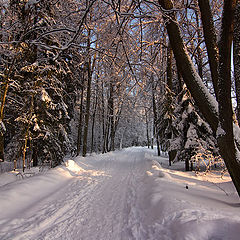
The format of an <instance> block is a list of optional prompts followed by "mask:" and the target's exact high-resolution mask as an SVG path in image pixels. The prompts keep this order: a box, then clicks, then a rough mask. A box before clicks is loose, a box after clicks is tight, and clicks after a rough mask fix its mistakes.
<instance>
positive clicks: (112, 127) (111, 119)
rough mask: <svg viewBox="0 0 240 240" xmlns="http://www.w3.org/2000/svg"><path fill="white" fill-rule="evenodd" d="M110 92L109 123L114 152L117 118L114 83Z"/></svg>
mask: <svg viewBox="0 0 240 240" xmlns="http://www.w3.org/2000/svg"><path fill="white" fill-rule="evenodd" d="M109 91H110V92H109V100H108V109H109V123H110V151H114V148H115V146H114V139H115V116H114V99H113V91H114V86H113V82H112V81H110V85H109Z"/></svg>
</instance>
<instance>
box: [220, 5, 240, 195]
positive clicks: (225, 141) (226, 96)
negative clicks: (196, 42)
mask: <svg viewBox="0 0 240 240" xmlns="http://www.w3.org/2000/svg"><path fill="white" fill-rule="evenodd" d="M235 4H236V1H232V0H226V1H224V8H223V17H222V32H221V38H220V42H219V56H220V58H219V61H220V62H219V101H218V102H219V116H221V117H220V118H219V122H220V127H221V129H222V130H223V131H221V132H222V133H221V134H219V135H218V145H219V148H220V153H221V155H222V157H223V159H224V161H225V164H226V166H227V169H228V171H229V174H230V176H231V178H232V181H233V183H234V185H235V187H236V189H237V192H238V194H239V196H240V174H239V173H240V164H239V161H238V159H237V155H236V151H237V149H236V148H235V143H234V136H233V110H232V103H231V46H232V38H233V17H234V9H235Z"/></svg>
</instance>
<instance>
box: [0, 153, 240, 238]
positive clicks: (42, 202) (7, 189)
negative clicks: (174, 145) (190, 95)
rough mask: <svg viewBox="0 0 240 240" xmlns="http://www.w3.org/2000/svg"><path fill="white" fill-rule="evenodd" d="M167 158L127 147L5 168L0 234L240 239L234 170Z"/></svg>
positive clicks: (0, 195)
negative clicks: (33, 170) (42, 166)
mask: <svg viewBox="0 0 240 240" xmlns="http://www.w3.org/2000/svg"><path fill="white" fill-rule="evenodd" d="M167 161H168V159H167V158H159V157H157V156H155V151H153V150H149V149H147V148H129V149H125V150H122V151H116V152H110V153H107V154H104V155H102V154H101V155H93V156H88V157H86V158H82V157H78V158H76V159H74V160H71V159H69V160H68V161H66V163H65V165H62V166H59V167H57V168H55V169H51V170H49V171H47V172H44V173H39V174H36V175H34V176H32V177H28V178H24V179H21V178H19V175H18V176H17V175H16V174H13V173H4V174H1V175H0V182H1V186H0V239H1V240H6V239H11V240H12V239H24V240H26V239H31V240H32V239H34V240H35V239H37V240H42V239H64V240H66V239H67V240H71V239H73V240H78V239H79V240H80V239H82V240H158V239H159V240H184V239H186V240H198V239H199V240H204V239H206V240H207V239H208V240H220V239H224V240H225V239H228V240H234V239H236V240H237V239H240V228H239V224H240V212H239V207H240V204H239V199H238V197H237V194H236V191H235V189H234V187H233V185H232V182H231V181H230V178H229V177H228V176H224V177H223V179H222V178H220V176H219V175H216V174H213V173H212V174H208V175H206V176H205V175H198V176H196V175H195V173H193V172H189V173H186V172H183V171H181V168H182V164H176V165H174V166H173V167H172V168H171V169H170V168H169V167H167ZM186 186H187V188H186Z"/></svg>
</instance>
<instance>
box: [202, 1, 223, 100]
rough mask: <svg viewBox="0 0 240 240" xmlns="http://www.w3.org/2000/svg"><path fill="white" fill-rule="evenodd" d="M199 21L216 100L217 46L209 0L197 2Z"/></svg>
mask: <svg viewBox="0 0 240 240" xmlns="http://www.w3.org/2000/svg"><path fill="white" fill-rule="evenodd" d="M198 4H199V8H200V12H201V20H202V25H203V33H204V39H205V43H206V47H207V53H208V60H209V65H210V70H211V76H212V82H213V87H214V92H215V95H216V98H217V99H218V60H219V54H218V46H217V37H216V31H215V28H214V22H213V15H212V11H211V8H210V4H209V0H198Z"/></svg>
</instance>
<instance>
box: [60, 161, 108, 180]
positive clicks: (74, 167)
mask: <svg viewBox="0 0 240 240" xmlns="http://www.w3.org/2000/svg"><path fill="white" fill-rule="evenodd" d="M81 164H83V163H81ZM65 165H66V168H67V169H68V170H69V171H70V172H73V173H74V174H76V176H81V177H91V176H94V177H96V176H107V177H111V176H110V175H108V174H106V173H105V172H104V171H97V170H85V169H84V168H82V167H80V166H79V165H78V164H77V163H76V162H75V161H74V160H67V161H66V163H65ZM83 165H85V166H89V165H87V164H83Z"/></svg>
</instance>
